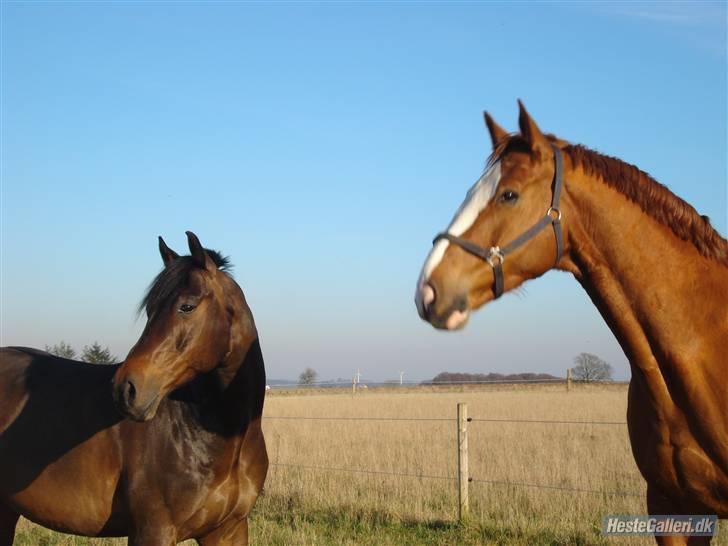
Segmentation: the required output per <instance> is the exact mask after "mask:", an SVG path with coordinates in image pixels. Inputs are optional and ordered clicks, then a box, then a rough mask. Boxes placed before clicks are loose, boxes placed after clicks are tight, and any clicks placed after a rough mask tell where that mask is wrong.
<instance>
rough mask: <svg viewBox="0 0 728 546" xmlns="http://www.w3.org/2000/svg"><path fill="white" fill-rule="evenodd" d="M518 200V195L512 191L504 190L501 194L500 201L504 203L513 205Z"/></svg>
mask: <svg viewBox="0 0 728 546" xmlns="http://www.w3.org/2000/svg"><path fill="white" fill-rule="evenodd" d="M517 200H518V194H517V193H516V192H514V191H512V190H506V191H504V192H503V193H502V194H501V201H503V202H504V203H515V202H516V201H517Z"/></svg>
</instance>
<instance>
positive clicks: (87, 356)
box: [81, 341, 116, 364]
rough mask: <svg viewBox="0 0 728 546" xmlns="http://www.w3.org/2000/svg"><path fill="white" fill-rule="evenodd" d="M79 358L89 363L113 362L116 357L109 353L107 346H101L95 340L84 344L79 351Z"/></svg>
mask: <svg viewBox="0 0 728 546" xmlns="http://www.w3.org/2000/svg"><path fill="white" fill-rule="evenodd" d="M81 360H83V361H84V362H90V363H91V364H113V363H114V362H116V357H115V356H113V355H112V354H111V351H110V350H109V348H108V347H106V348H102V347H101V345H99V343H98V342H97V341H94V342H93V344H92V345H91V346H90V347H89V346H88V345H86V346H85V347H84V348H83V352H82V353H81Z"/></svg>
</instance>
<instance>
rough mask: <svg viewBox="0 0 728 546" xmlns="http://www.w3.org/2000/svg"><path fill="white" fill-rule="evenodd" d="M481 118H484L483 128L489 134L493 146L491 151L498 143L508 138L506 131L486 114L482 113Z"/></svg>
mask: <svg viewBox="0 0 728 546" xmlns="http://www.w3.org/2000/svg"><path fill="white" fill-rule="evenodd" d="M483 117H484V118H485V126H486V127H487V128H488V132H489V133H490V142H491V144H493V149H494V150H495V147H496V146H498V143H499V142H500V141H501V140H503V139H504V138H506V137H507V136H508V131H506V130H505V129H504V128H503V127H501V126H500V125H498V124H497V123H496V122H495V120H494V119H493V117H492V116H491V115H490V114H489V113H488V112H483Z"/></svg>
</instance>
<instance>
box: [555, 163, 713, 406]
mask: <svg viewBox="0 0 728 546" xmlns="http://www.w3.org/2000/svg"><path fill="white" fill-rule="evenodd" d="M567 180H568V182H567V192H566V194H565V196H564V197H565V199H564V205H565V207H564V215H565V217H566V215H567V214H568V220H567V221H568V240H569V254H568V256H567V259H566V260H565V263H566V264H567V265H566V266H565V268H566V269H569V270H571V271H572V272H573V273H574V275H575V276H576V278H577V279H578V280H579V282H580V283H581V284H582V286H583V287H584V289H585V290H586V292H587V293H588V294H589V296H590V297H591V299H592V300H593V302H594V304H595V305H596V307H597V308H598V309H599V311H600V312H601V314H602V316H603V317H604V319H605V320H606V322H607V324H608V325H609V327H610V328H611V330H612V332H613V333H614V334H615V336H616V337H617V339H618V341H619V343H620V345H621V346H622V348H623V350H624V352H625V354H626V355H627V357H628V359H629V361H630V364H631V366H632V377H633V386H635V385H636V387H637V388H640V386H641V387H643V388H646V389H647V390H648V391H650V393H651V399H652V400H654V401H656V405H657V406H661V407H669V405H674V404H679V402H680V401H683V402H687V403H688V404H694V405H695V406H697V407H698V408H700V407H703V408H706V411H708V412H709V413H713V412H714V411H715V410H716V408H715V405H714V403H715V402H716V400H710V398H711V396H712V395H711V394H710V393H714V394H715V393H716V391H715V389H713V388H711V382H713V383H712V384H713V385H714V384H715V383H714V382H715V381H716V380H717V379H718V378H720V377H722V378H723V381H725V374H726V373H727V372H728V370H727V369H726V367H725V364H724V359H725V357H724V356H721V355H725V354H726V352H728V336H726V335H725V332H726V330H727V329H728V305H727V304H726V294H728V268H726V266H725V265H722V264H720V263H718V262H717V261H715V260H711V259H708V258H705V257H704V256H702V255H701V254H700V253H699V251H698V250H697V248H696V247H695V246H694V244H693V243H692V242H689V241H683V240H681V239H680V238H678V237H677V236H676V235H675V234H674V233H673V231H672V230H671V229H670V228H669V227H668V226H665V225H663V224H661V223H659V222H658V221H657V220H655V219H653V218H652V217H651V216H649V215H648V214H646V213H644V212H643V211H642V210H641V209H640V208H639V206H638V205H636V204H635V203H633V202H631V201H629V200H628V199H627V198H626V197H625V196H624V195H623V194H621V193H619V192H618V191H617V190H615V189H613V188H611V187H609V186H608V185H607V184H606V183H604V182H603V181H601V180H599V179H597V178H595V177H594V176H590V175H587V174H585V173H584V172H582V171H580V170H572V172H571V173H568V174H567ZM566 209H568V212H567V210H566ZM706 388H707V391H706ZM715 396H724V395H717V394H716V395H715ZM715 396H713V398H715ZM706 398H707V399H706ZM660 400H662V401H664V402H665V404H667V406H666V405H665V404H662V405H661V404H660V403H659V401H660ZM723 403H725V400H723V402H721V403H719V404H718V406H719V407H720V406H721V405H722V404H723ZM709 406H712V410H710V409H708V407H709Z"/></svg>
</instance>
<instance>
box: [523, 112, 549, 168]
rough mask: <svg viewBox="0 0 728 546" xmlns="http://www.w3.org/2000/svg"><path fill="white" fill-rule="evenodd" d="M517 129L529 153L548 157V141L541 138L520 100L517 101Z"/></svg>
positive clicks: (541, 135)
mask: <svg viewBox="0 0 728 546" xmlns="http://www.w3.org/2000/svg"><path fill="white" fill-rule="evenodd" d="M518 127H519V128H520V130H521V135H523V138H524V139H526V142H527V143H528V145H529V146H530V147H531V151H533V152H535V153H536V154H537V155H541V156H543V157H545V156H546V155H548V153H549V150H550V146H549V141H548V139H547V138H546V137H545V136H543V133H542V132H541V129H539V128H538V125H536V122H535V121H533V118H532V117H531V115H530V114H529V113H528V111H527V110H526V107H525V106H523V103H522V102H521V100H520V99H518Z"/></svg>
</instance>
